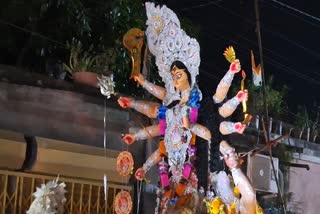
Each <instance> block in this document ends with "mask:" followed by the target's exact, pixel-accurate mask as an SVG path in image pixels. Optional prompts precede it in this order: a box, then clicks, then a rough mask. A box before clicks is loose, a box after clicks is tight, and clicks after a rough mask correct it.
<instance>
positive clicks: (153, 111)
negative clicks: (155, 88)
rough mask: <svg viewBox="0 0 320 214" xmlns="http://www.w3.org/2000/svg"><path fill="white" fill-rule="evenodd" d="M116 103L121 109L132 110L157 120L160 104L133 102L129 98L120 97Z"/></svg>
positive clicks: (142, 101)
mask: <svg viewBox="0 0 320 214" xmlns="http://www.w3.org/2000/svg"><path fill="white" fill-rule="evenodd" d="M118 103H119V105H120V106H121V107H122V108H133V109H134V110H136V111H138V112H140V113H142V114H144V115H146V116H147V117H149V118H152V119H153V118H157V115H158V109H159V106H160V104H159V103H156V102H149V101H144V100H135V99H133V98H131V97H120V98H119V99H118Z"/></svg>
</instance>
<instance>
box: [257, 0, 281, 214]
mask: <svg viewBox="0 0 320 214" xmlns="http://www.w3.org/2000/svg"><path fill="white" fill-rule="evenodd" d="M254 6H255V15H256V32H257V37H258V46H259V55H260V64H261V77H262V92H263V105H264V109H265V118H266V122H267V127H269V126H268V123H269V112H268V104H267V98H266V87H265V86H266V82H265V74H264V63H263V49H262V41H261V27H260V13H259V0H255V1H254ZM262 123H263V124H262V125H263V129H264V130H263V131H264V136H265V142H266V145H268V144H269V143H270V136H269V135H270V133H269V132H268V131H267V130H266V128H265V127H266V125H265V123H264V120H262ZM268 152H269V157H270V162H271V166H272V171H273V174H274V175H275V176H274V177H275V181H276V184H277V188H278V197H279V199H280V202H281V205H282V211H283V213H284V214H286V213H287V212H286V207H285V202H284V199H283V197H282V194H281V189H280V186H279V181H278V178H277V174H276V170H275V168H274V164H273V160H272V146H270V147H269V149H268Z"/></svg>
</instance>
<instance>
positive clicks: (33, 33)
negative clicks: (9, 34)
mask: <svg viewBox="0 0 320 214" xmlns="http://www.w3.org/2000/svg"><path fill="white" fill-rule="evenodd" d="M0 23H1V24H4V25H7V26H10V27H13V28H15V29H18V30H20V31H24V32H27V33H30V34H32V35H34V36H38V37H40V38H42V39H45V40H48V41H50V42H53V43H56V44H58V45H60V46H62V47H64V48H65V47H66V45H65V44H63V43H61V42H59V41H57V40H54V39H51V38H50V37H47V36H45V35H43V34H40V33H38V32H35V31H32V30H29V29H27V28H23V27H20V26H18V25H15V24H12V23H10V22H7V21H5V20H3V19H0Z"/></svg>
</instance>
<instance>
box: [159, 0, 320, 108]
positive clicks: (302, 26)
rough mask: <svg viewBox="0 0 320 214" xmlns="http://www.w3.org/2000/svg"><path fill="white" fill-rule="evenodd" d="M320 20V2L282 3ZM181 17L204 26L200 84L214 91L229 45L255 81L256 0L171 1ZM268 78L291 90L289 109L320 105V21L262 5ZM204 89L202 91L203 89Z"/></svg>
mask: <svg viewBox="0 0 320 214" xmlns="http://www.w3.org/2000/svg"><path fill="white" fill-rule="evenodd" d="M279 2H281V3H285V4H287V5H289V6H291V7H294V8H296V9H298V10H300V11H303V12H305V13H307V14H310V15H312V16H314V17H317V18H318V19H320V3H319V1H316V0H310V1H288V0H279ZM163 3H165V4H166V5H167V6H168V7H170V8H171V9H173V10H174V11H175V12H176V13H177V14H178V16H179V17H180V18H181V17H188V18H189V19H191V20H192V21H193V22H194V23H195V24H196V25H199V26H200V29H201V33H200V38H199V43H200V47H201V59H202V61H201V71H200V85H202V88H206V89H209V91H210V90H213V89H214V88H215V87H216V83H217V81H218V79H221V77H222V76H223V74H224V73H225V71H226V70H227V68H228V64H227V61H226V60H225V59H224V57H223V56H222V53H223V51H224V49H225V47H226V46H228V45H233V46H234V47H235V50H236V53H237V57H238V58H239V59H240V60H241V64H242V67H243V68H244V69H245V70H246V71H247V73H248V77H249V78H251V64H250V49H252V50H253V51H254V52H255V55H256V62H259V60H258V59H259V55H258V51H259V49H258V46H257V44H258V42H257V36H256V19H255V12H254V0H210V1H208V0H206V1H205V0H194V1H191V0H167V1H163ZM259 4H260V17H261V26H262V27H261V34H262V46H263V48H264V49H263V55H264V65H265V73H266V77H268V76H270V75H273V76H274V77H275V86H276V87H280V86H281V85H283V84H285V85H287V86H288V87H289V94H288V105H289V108H290V109H293V110H295V109H296V106H297V104H298V103H300V104H306V105H311V104H312V102H313V101H317V103H318V105H320V42H319V38H320V21H317V20H315V19H313V18H310V17H308V16H306V15H303V14H301V13H299V12H296V11H294V10H291V9H288V8H286V7H284V6H282V5H280V4H279V3H276V2H274V1H272V0H267V1H259ZM202 90H204V89H202Z"/></svg>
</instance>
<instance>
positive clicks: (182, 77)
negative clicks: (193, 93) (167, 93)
mask: <svg viewBox="0 0 320 214" xmlns="http://www.w3.org/2000/svg"><path fill="white" fill-rule="evenodd" d="M171 74H172V79H173V85H174V87H175V88H177V89H178V90H179V91H185V90H187V89H189V88H190V84H189V81H188V75H187V73H186V71H185V69H179V68H177V67H176V66H173V68H172V71H171Z"/></svg>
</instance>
